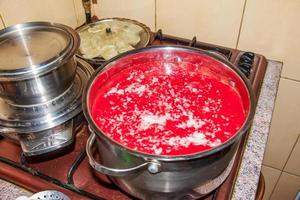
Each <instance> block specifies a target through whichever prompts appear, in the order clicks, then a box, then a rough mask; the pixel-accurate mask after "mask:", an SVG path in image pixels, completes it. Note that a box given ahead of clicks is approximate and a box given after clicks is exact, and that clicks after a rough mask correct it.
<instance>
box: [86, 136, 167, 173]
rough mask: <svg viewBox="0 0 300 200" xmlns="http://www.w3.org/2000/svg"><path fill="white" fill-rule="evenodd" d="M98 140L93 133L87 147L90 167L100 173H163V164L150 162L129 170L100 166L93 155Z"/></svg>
mask: <svg viewBox="0 0 300 200" xmlns="http://www.w3.org/2000/svg"><path fill="white" fill-rule="evenodd" d="M95 140H96V135H95V134H94V133H91V135H90V137H89V139H88V140H87V145H86V154H87V156H88V159H89V163H90V165H91V166H92V167H93V168H94V169H95V170H96V171H98V172H100V173H103V174H106V175H109V176H128V175H133V174H136V173H137V172H140V171H142V170H145V169H148V171H149V172H150V173H151V174H157V173H159V172H161V164H160V163H159V162H157V161H149V162H145V163H143V164H140V165H138V166H135V167H132V168H127V169H115V168H110V167H106V166H103V165H101V164H99V163H98V162H97V161H96V160H95V158H94V157H93V154H92V146H93V144H94V142H95Z"/></svg>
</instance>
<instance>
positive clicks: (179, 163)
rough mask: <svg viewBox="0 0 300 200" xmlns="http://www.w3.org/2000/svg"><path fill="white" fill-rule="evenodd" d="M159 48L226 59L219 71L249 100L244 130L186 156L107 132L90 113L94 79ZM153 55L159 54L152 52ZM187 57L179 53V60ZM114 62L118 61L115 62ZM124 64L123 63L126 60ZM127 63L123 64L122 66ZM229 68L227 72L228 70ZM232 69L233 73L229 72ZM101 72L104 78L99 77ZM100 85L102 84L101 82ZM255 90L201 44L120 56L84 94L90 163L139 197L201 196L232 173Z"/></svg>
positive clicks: (249, 117)
mask: <svg viewBox="0 0 300 200" xmlns="http://www.w3.org/2000/svg"><path fill="white" fill-rule="evenodd" d="M156 51H160V52H162V53H163V54H164V56H160V57H159V59H161V58H167V57H168V56H170V55H172V54H173V52H176V51H184V52H192V53H197V54H205V55H208V56H210V58H211V59H215V60H217V61H218V62H221V63H223V66H224V68H222V69H220V70H224V73H222V71H219V72H220V73H219V75H220V77H222V78H224V79H223V80H224V81H228V82H229V84H231V86H232V87H234V88H235V89H236V90H237V91H238V92H239V93H240V94H241V97H242V100H243V101H244V102H247V103H246V104H248V105H249V106H248V110H247V112H248V114H247V118H246V121H245V123H244V124H243V126H242V127H241V129H240V130H238V132H237V133H236V134H235V135H234V136H233V137H232V138H231V139H230V140H228V141H227V142H225V143H223V144H221V145H220V146H217V147H215V148H213V149H210V150H207V151H204V152H200V153H196V154H192V155H183V156H175V157H168V156H157V155H149V154H143V153H140V152H136V151H133V150H130V149H127V148H125V147H124V146H121V145H119V144H117V143H116V142H114V141H113V140H111V139H110V138H109V137H107V136H106V135H105V134H104V133H102V132H101V130H100V129H99V128H98V127H97V126H96V124H95V122H94V120H93V118H92V117H91V114H90V113H91V112H90V109H91V108H90V106H91V105H92V103H93V100H94V97H95V94H96V92H97V88H95V87H93V86H94V85H95V83H96V82H98V83H103V82H105V81H106V80H108V79H109V78H110V77H111V76H113V75H114V74H115V73H118V72H119V71H120V70H122V69H123V68H122V64H120V63H122V59H123V58H127V61H128V58H129V57H130V56H131V55H133V54H137V53H139V52H149V53H151V52H152V53H155V52H156ZM153 58H154V59H155V56H154V57H153ZM183 59H184V58H183V57H182V58H180V59H177V60H178V62H181V60H183ZM116 63H119V65H118V68H116V65H115V64H116ZM123 66H124V65H123ZM124 67H125V66H124ZM225 71H226V72H225ZM230 74H231V75H234V76H232V77H231V76H230ZM100 75H101V78H99V77H100ZM98 86H99V85H98ZM254 106H255V105H254V95H253V92H252V89H251V86H250V84H249V82H248V80H247V78H246V77H245V76H244V75H243V74H242V73H241V72H240V71H239V70H238V69H237V68H236V67H235V66H233V65H232V64H231V63H229V62H228V61H226V60H223V59H222V58H220V57H219V56H215V55H213V54H210V53H208V52H205V51H201V50H198V49H193V48H187V47H179V46H172V47H170V46H168V47H161V46H160V47H148V48H143V49H140V50H134V51H131V52H129V53H125V54H122V55H120V56H117V57H115V58H113V59H111V60H109V61H108V62H106V63H105V64H104V65H103V68H102V69H98V70H97V71H96V73H94V75H93V76H92V78H91V79H90V81H89V83H88V85H87V87H86V89H85V93H84V96H83V110H84V114H85V116H86V119H87V121H88V123H89V127H90V131H91V132H92V135H91V136H90V138H89V140H88V142H87V146H86V152H87V155H88V158H89V162H90V165H91V166H92V167H93V168H94V169H95V170H96V171H98V172H101V173H104V174H107V175H109V177H110V178H111V180H112V181H113V182H114V183H115V184H116V185H118V186H119V187H120V188H121V189H122V190H124V191H125V192H127V193H129V194H131V195H133V196H135V197H138V198H141V199H183V198H198V197H201V196H203V195H205V194H207V193H209V192H211V191H212V190H214V189H215V188H217V187H218V186H219V185H220V184H221V183H222V182H223V181H224V180H225V178H226V177H227V176H228V174H229V172H230V170H231V168H232V163H233V160H234V157H235V154H236V152H237V148H238V144H239V141H240V139H241V137H242V135H243V134H244V133H245V132H246V131H247V129H248V128H249V127H250V125H251V120H252V118H253V115H254ZM95 140H96V141H97V144H98V145H97V148H98V151H97V153H98V155H99V157H100V159H99V160H100V161H98V160H97V159H95V158H94V156H93V151H92V145H93V144H94V141H95Z"/></svg>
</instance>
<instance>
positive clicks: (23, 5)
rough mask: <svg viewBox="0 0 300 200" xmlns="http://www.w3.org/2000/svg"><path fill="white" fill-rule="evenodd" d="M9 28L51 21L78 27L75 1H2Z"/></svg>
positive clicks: (3, 12) (1, 4) (0, 4)
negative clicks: (14, 25) (27, 23)
mask: <svg viewBox="0 0 300 200" xmlns="http://www.w3.org/2000/svg"><path fill="white" fill-rule="evenodd" d="M0 8H1V10H2V14H3V17H4V19H5V23H6V25H7V26H10V25H13V24H18V23H22V22H28V21H51V22H58V23H63V24H66V25H69V26H71V27H73V28H75V27H77V18H76V14H75V8H74V2H73V0H64V1H61V0H43V1H41V0H26V1H25V0H22V1H21V0H1V1H0Z"/></svg>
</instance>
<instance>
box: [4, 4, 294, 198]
mask: <svg viewBox="0 0 300 200" xmlns="http://www.w3.org/2000/svg"><path fill="white" fill-rule="evenodd" d="M92 10H93V13H95V14H96V15H97V16H99V17H115V16H116V17H126V18H133V19H136V20H139V21H141V22H143V23H145V24H147V25H148V26H149V27H150V28H151V29H152V30H157V29H160V28H162V29H163V31H164V32H165V33H168V34H174V35H177V36H182V37H187V38H191V37H192V36H194V35H196V36H197V38H198V40H201V41H205V42H210V43H215V44H219V45H224V46H229V47H237V48H239V49H244V50H251V51H254V52H257V53H261V54H264V55H266V57H267V58H271V59H275V60H280V61H283V63H284V68H283V74H282V78H281V81H280V87H279V91H278V97H277V101H276V107H275V112H274V116H273V121H272V127H271V133H270V136H269V139H268V145H267V150H266V154H265V159H264V166H263V173H264V175H265V178H266V185H267V187H266V193H265V199H271V200H292V199H293V197H294V195H295V194H296V192H297V190H299V189H300V138H299V137H300V136H299V134H300V120H299V119H300V62H299V61H298V59H299V56H300V28H299V27H300V20H299V19H300V12H299V10H300V1H295V0H276V1H274V0H251V1H250V0H186V1H181V0H143V1H141V0H126V1H125V0H98V4H96V5H94V6H93V7H92ZM0 14H2V16H3V18H4V22H5V25H6V26H7V25H11V24H15V23H20V22H24V21H32V20H47V21H49V20H50V21H55V22H60V23H65V24H68V25H70V26H72V27H76V26H79V25H81V24H82V23H83V22H84V14H83V9H82V5H81V0H64V1H61V0H43V1H41V0H0ZM1 27H3V24H2V23H1V21H0V29H1Z"/></svg>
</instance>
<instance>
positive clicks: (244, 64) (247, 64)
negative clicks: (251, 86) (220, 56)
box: [239, 62, 252, 71]
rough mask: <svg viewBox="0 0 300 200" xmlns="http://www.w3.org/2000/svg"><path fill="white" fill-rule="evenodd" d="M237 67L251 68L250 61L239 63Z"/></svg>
mask: <svg viewBox="0 0 300 200" xmlns="http://www.w3.org/2000/svg"><path fill="white" fill-rule="evenodd" d="M239 68H243V69H246V70H249V71H250V70H251V68H252V64H250V63H246V62H244V63H240V64H239Z"/></svg>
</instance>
